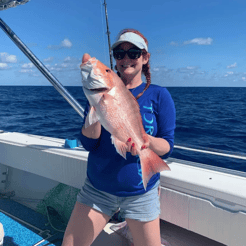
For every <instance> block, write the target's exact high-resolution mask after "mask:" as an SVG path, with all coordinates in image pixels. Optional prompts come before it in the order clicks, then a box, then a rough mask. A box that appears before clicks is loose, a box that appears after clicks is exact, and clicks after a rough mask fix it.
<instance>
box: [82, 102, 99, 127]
mask: <svg viewBox="0 0 246 246" xmlns="http://www.w3.org/2000/svg"><path fill="white" fill-rule="evenodd" d="M97 121H99V119H98V116H97V114H96V110H95V108H94V107H91V108H90V111H89V113H88V115H87V117H86V120H85V128H87V127H88V126H90V125H92V124H94V123H96V122H97Z"/></svg>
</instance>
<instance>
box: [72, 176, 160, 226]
mask: <svg viewBox="0 0 246 246" xmlns="http://www.w3.org/2000/svg"><path fill="white" fill-rule="evenodd" d="M159 184H160V181H157V182H156V184H155V185H154V187H153V188H152V189H151V190H149V191H148V192H146V193H144V194H141V195H137V196H128V197H119V196H115V195H111V194H109V193H107V192H104V191H100V190H98V189H96V188H95V187H94V186H93V185H92V184H91V182H90V181H89V179H88V178H86V180H85V183H84V186H83V187H82V189H81V191H80V192H79V193H78V196H77V201H78V202H80V203H83V204H85V205H87V206H89V207H91V208H93V209H95V210H97V211H100V212H102V213H104V214H106V215H108V216H109V217H112V216H113V215H114V214H115V213H116V212H117V211H118V210H119V209H120V216H121V217H122V218H125V219H126V218H128V219H134V220H138V221H142V222H146V221H152V220H155V219H156V218H157V217H158V216H159V214H160V199H159V194H158V187H159Z"/></svg>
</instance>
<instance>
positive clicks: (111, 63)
mask: <svg viewBox="0 0 246 246" xmlns="http://www.w3.org/2000/svg"><path fill="white" fill-rule="evenodd" d="M103 5H104V7H105V17H106V25H107V32H106V34H107V36H108V48H109V58H110V66H111V70H113V58H112V50H111V42H110V31H109V26H108V12H107V4H106V0H104V4H103Z"/></svg>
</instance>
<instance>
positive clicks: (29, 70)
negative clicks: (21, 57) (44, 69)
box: [19, 69, 34, 73]
mask: <svg viewBox="0 0 246 246" xmlns="http://www.w3.org/2000/svg"><path fill="white" fill-rule="evenodd" d="M19 72H20V73H33V72H34V71H33V70H32V69H21V70H20V71H19Z"/></svg>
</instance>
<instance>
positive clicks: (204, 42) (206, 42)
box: [184, 38, 213, 45]
mask: <svg viewBox="0 0 246 246" xmlns="http://www.w3.org/2000/svg"><path fill="white" fill-rule="evenodd" d="M212 42H213V39H212V38H194V39H191V40H187V41H184V45H187V44H197V45H211V44H212Z"/></svg>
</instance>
